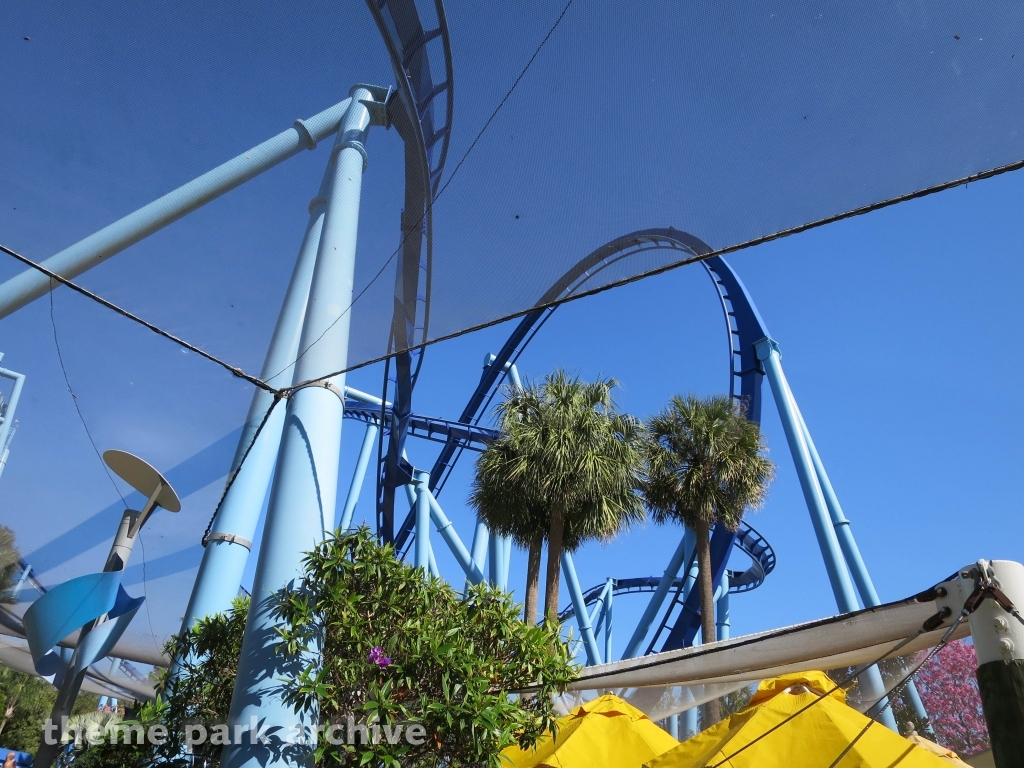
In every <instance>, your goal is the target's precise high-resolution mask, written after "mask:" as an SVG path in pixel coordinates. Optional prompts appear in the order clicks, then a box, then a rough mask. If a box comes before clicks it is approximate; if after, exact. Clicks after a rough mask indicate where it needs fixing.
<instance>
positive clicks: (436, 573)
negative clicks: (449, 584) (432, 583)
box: [427, 547, 441, 579]
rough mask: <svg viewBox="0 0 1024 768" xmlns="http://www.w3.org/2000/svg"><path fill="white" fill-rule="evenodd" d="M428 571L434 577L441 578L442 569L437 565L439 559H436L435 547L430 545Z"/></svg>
mask: <svg viewBox="0 0 1024 768" xmlns="http://www.w3.org/2000/svg"><path fill="white" fill-rule="evenodd" d="M427 571H428V572H429V573H430V575H431V576H433V577H434V578H437V579H440V578H441V569H440V568H438V567H437V560H435V559H434V548H433V547H430V548H429V550H428V552H427Z"/></svg>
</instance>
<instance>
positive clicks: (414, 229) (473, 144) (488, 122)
mask: <svg viewBox="0 0 1024 768" xmlns="http://www.w3.org/2000/svg"><path fill="white" fill-rule="evenodd" d="M572 4H573V0H568V2H567V3H566V4H565V7H563V8H562V12H561V13H560V14H558V18H557V19H555V23H554V24H552V25H551V28H550V29H549V30H548V33H547V34H546V35H544V38H543V39H542V40H541V41H540V43H539V44H538V45H537V48H536V49H535V50H534V52H533V55H532V56H530V58H529V59H528V60H527V62H526V64H525V66H524V67H523V68H522V70H521V71H520V72H519V75H518V76H517V77H516V79H515V80H514V81H513V82H512V85H511V86H510V87H509V89H508V90H507V91H506V92H505V95H504V96H502V98H501V101H499V102H498V106H496V107H495V108H494V111H493V112H491V116H490V117H488V118H487V120H486V121H484V124H483V127H482V128H480V130H479V131H478V132H477V134H476V137H475V138H474V139H473V141H471V142H470V144H469V147H467V149H466V151H465V152H464V153H463V154H462V157H460V158H459V161H458V162H457V163H456V164H455V168H454V169H453V170H452V172H451V174H449V176H448V178H447V179H445V182H444V184H442V185H441V188H440V189H438V190H437V194H435V195H434V196H433V197H432V198H431V200H430V202H428V203H427V206H426V208H425V209H424V210H423V215H422V216H420V218H419V221H418V222H417V225H416V226H415V227H410V228H409V233H408V234H407V235H406V236H405V237H403V238H402V241H401V242H400V243H399V244H398V247H397V248H395V250H394V252H392V254H391V255H390V256H388V259H387V261H385V262H384V265H383V266H382V267H381V268H380V269H379V270H377V274H375V275H374V276H373V277H372V278H371V279H370V282H368V283H367V284H366V286H365V287H364V288H363V289H362V290H361V291H360V292H359V293H358V294H356V297H355V298H354V299H352V301H351V303H349V305H348V306H347V307H346V308H345V310H344V311H343V312H342V313H341V314H340V315H338V316H337V317H336V318H335V319H334V321H333V322H332V323H331V324H330V325H328V326H327V327H326V328H325V329H324V331H323V333H321V334H320V335H319V336H317V337H316V339H314V340H313V341H312V342H310V344H309V346H308V347H306V348H305V349H304V350H302V351H301V352H300V353H299V355H298V357H296V358H295V360H293V361H292V362H291V363H290V364H288V365H286V366H285V367H284V368H282V369H281V370H280V371H278V373H276V374H274V376H277V375H278V374H280V373H283V372H284V371H286V370H288V369H289V368H291V366H293V365H295V363H297V362H299V360H300V359H301V358H302V356H303V355H305V354H306V353H307V352H308V351H309V350H310V349H312V348H313V345H315V344H316V343H317V342H319V341H320V339H322V338H323V337H324V336H325V335H326V334H327V332H328V331H329V330H331V328H333V327H334V325H335V324H336V323H337V322H338V321H339V320H341V318H343V317H344V316H345V315H346V314H348V313H349V312H350V311H351V310H352V308H353V307H354V306H355V304H356V302H357V301H359V299H361V298H362V297H363V294H365V293H366V292H367V291H368V290H370V287H371V286H372V285H373V284H374V283H375V282H377V278H379V277H380V276H381V275H382V274H384V270H385V269H387V268H388V265H389V264H391V262H392V261H394V260H395V257H396V256H397V255H398V254H399V253H400V252H401V250H402V248H404V247H405V244H406V242H407V241H408V240H409V238H410V237H412V236H413V234H414V233H415V234H416V235H417V236H419V233H420V229H421V228H422V226H423V221H424V219H426V218H427V215H428V214H429V213H430V212H431V211H432V210H433V208H434V204H435V203H436V202H437V201H438V199H439V198H440V197H441V195H443V194H444V192H445V190H446V189H448V185H450V184H451V183H452V181H454V180H455V177H456V176H457V175H458V173H459V169H460V168H462V164H463V163H465V162H466V158H468V157H469V155H470V153H472V151H473V150H474V149H476V145H477V144H479V143H480V139H481V138H483V135H484V133H486V131H487V129H488V128H490V126H491V123H492V122H494V118H496V117H497V116H498V113H499V112H501V110H502V108H503V107H504V106H505V102H507V101H508V100H509V99H510V98H511V96H512V93H513V92H514V91H515V90H516V88H517V87H518V86H519V82H520V81H521V80H522V79H523V77H525V76H526V73H527V72H528V71H529V69H530V67H531V66H533V62H534V60H536V58H537V56H538V55H540V52H541V49H542V48H544V46H545V45H546V44H547V42H548V40H550V39H551V35H553V34H554V33H555V30H556V29H558V26H559V24H561V23H562V19H564V18H565V14H566V13H568V12H569V7H570V6H571V5H572ZM450 128H451V127H450V126H449V129H450ZM424 342H426V339H424ZM419 346H420V347H424V346H426V343H424V344H421V345H419ZM403 351H405V350H396V353H397V352H403ZM389 357H390V355H389ZM382 359H383V358H382ZM336 375H338V374H332V375H331V376H324V377H323V378H332V377H333V376H336ZM274 376H271V377H270V378H271V379H273V378H274Z"/></svg>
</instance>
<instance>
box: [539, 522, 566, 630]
mask: <svg viewBox="0 0 1024 768" xmlns="http://www.w3.org/2000/svg"><path fill="white" fill-rule="evenodd" d="M564 531H565V516H564V515H563V514H562V510H560V509H553V510H551V529H550V530H549V531H548V574H547V581H546V582H545V584H544V618H546V619H547V620H548V621H553V622H556V623H557V621H558V590H559V587H560V586H561V584H560V580H559V574H560V573H561V570H560V568H561V564H562V534H563V533H564Z"/></svg>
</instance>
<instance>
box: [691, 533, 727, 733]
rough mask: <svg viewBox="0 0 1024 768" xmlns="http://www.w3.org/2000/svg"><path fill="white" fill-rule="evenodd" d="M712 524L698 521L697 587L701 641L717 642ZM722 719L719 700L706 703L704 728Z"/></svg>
mask: <svg viewBox="0 0 1024 768" xmlns="http://www.w3.org/2000/svg"><path fill="white" fill-rule="evenodd" d="M710 533H711V526H710V525H708V524H707V523H706V522H704V521H703V520H698V521H697V568H698V570H697V588H698V589H700V631H701V636H702V638H701V642H704V643H713V642H715V591H714V587H713V585H712V574H711V543H710V541H709V538H710ZM721 719H722V714H721V709H720V708H719V706H718V700H717V699H714V700H712V701H709V702H708V703H707V704H705V705H704V722H703V723H701V726H702V728H703V729H707V728H710V727H711V726H712V725H714V724H715V723H717V722H718V721H719V720H721Z"/></svg>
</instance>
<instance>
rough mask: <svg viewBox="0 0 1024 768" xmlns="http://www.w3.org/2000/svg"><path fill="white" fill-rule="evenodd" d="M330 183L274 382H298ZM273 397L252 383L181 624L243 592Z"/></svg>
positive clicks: (273, 426) (294, 283) (274, 446)
mask: <svg viewBox="0 0 1024 768" xmlns="http://www.w3.org/2000/svg"><path fill="white" fill-rule="evenodd" d="M345 103H347V102H345ZM330 184H331V174H330V170H329V169H328V171H326V172H325V173H324V177H323V180H322V181H321V183H320V189H319V192H318V193H317V196H316V197H315V198H313V201H312V202H311V203H310V204H309V222H308V223H307V225H306V231H305V233H304V235H303V238H302V247H301V248H300V249H299V255H298V258H297V259H296V261H295V267H294V268H293V269H292V276H291V280H290V281H289V283H288V289H287V290H286V291H285V296H284V301H283V302H282V304H281V311H280V312H279V313H278V316H277V324H276V325H275V327H274V334H273V336H272V337H271V339H270V346H269V347H268V349H267V356H266V358H265V359H264V361H263V369H262V372H261V374H260V376H261V378H263V379H264V380H265V381H267V382H268V383H269V384H271V385H273V386H275V387H287V386H291V384H293V383H294V379H293V377H294V373H295V366H294V362H295V359H296V358H297V357H298V354H299V339H300V337H301V335H302V324H303V318H304V317H305V314H306V303H307V300H308V298H309V287H310V284H311V282H312V280H313V269H314V266H315V265H316V258H317V251H318V250H319V248H320V236H321V233H322V230H323V225H324V216H325V215H326V212H327V196H328V195H329V194H330ZM273 402H274V396H273V395H271V394H270V393H269V392H267V391H265V390H263V389H258V388H257V389H255V390H254V391H253V396H252V402H251V403H250V405H249V413H248V415H247V417H246V423H245V426H244V427H243V428H242V434H241V435H240V436H239V438H238V446H237V447H236V448H235V455H234V458H233V459H232V461H231V467H230V469H229V470H228V478H229V479H230V478H231V477H232V476H233V475H235V473H236V472H237V473H238V474H237V476H236V477H235V479H234V482H233V483H232V485H231V487H230V488H228V491H227V494H226V495H225V496H224V501H223V503H222V504H221V506H220V510H219V511H218V512H217V516H216V518H215V519H214V521H213V525H212V526H211V528H210V533H211V536H212V539H211V540H209V541H207V542H206V549H205V550H204V551H203V559H202V562H201V563H200V564H199V573H198V574H197V575H196V580H195V583H194V584H193V586H192V595H191V597H190V598H189V602H188V607H187V608H186V609H185V615H184V617H183V618H182V622H181V631H182V632H185V631H186V630H188V629H189V627H191V626H192V625H193V624H194V623H195V622H197V621H198V620H199V619H201V618H203V617H204V616H210V615H212V614H215V613H221V612H224V611H226V610H228V608H230V607H231V601H232V600H234V599H235V597H236V596H237V595H238V586H239V584H240V583H241V581H242V574H243V572H244V571H245V564H246V562H247V561H248V559H249V549H250V546H251V542H252V540H253V537H254V536H255V535H256V525H257V523H258V522H259V517H260V512H261V511H262V510H263V502H264V501H265V500H266V497H267V488H268V487H269V486H270V479H271V477H272V476H273V474H274V465H275V463H276V461H277V452H278V448H279V447H280V445H281V435H282V433H283V432H284V424H285V411H286V407H285V404H284V403H278V404H277V406H276V407H275V408H274V411H273V412H272V413H271V414H270V417H269V418H268V419H267V421H266V423H265V424H264V425H263V429H262V430H261V431H260V434H259V437H258V438H257V439H256V442H255V443H252V440H253V435H254V434H255V432H256V430H257V429H258V428H259V425H260V423H261V422H262V421H263V418H264V415H265V414H266V412H267V409H268V408H270V407H271V406H272V404H273ZM251 443H252V448H251V450H249V455H248V456H247V457H246V459H245V462H244V463H242V457H243V456H245V452H246V450H247V449H248V448H249V445H250V444H251ZM247 543H249V544H248V545H247Z"/></svg>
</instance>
